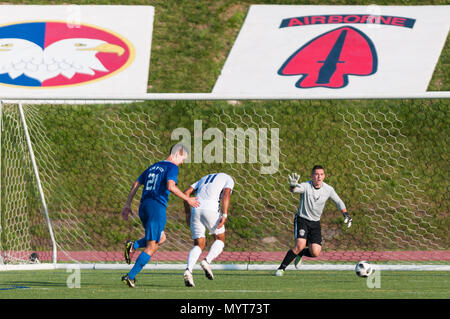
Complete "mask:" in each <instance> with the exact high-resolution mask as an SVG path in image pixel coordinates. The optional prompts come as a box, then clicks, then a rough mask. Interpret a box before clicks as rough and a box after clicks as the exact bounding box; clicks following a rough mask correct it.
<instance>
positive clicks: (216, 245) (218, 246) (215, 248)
mask: <svg viewBox="0 0 450 319" xmlns="http://www.w3.org/2000/svg"><path fill="white" fill-rule="evenodd" d="M223 247H225V243H224V242H223V241H221V240H220V239H217V240H215V241H214V242H213V244H212V245H211V248H210V249H209V252H208V255H207V256H206V258H205V259H206V261H207V262H208V264H210V263H211V262H212V261H213V260H214V259H215V258H216V257H217V256H219V255H220V254H221V253H222V251H223Z"/></svg>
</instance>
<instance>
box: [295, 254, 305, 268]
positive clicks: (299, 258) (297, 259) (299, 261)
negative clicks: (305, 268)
mask: <svg viewBox="0 0 450 319" xmlns="http://www.w3.org/2000/svg"><path fill="white" fill-rule="evenodd" d="M302 257H303V256H299V255H297V257H295V261H294V266H295V268H296V269H299V268H300V266H301V265H302Z"/></svg>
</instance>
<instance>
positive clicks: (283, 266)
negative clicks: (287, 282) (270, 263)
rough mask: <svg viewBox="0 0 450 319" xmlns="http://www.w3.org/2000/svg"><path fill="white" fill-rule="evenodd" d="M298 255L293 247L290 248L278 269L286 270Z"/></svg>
mask: <svg viewBox="0 0 450 319" xmlns="http://www.w3.org/2000/svg"><path fill="white" fill-rule="evenodd" d="M296 256H297V255H296V254H295V253H294V252H293V251H292V249H289V250H288V252H287V253H286V256H284V259H283V261H282V262H281V265H280V267H278V269H283V270H285V269H286V267H287V266H289V264H290V263H291V262H292V261H293V260H294V259H295V257H296Z"/></svg>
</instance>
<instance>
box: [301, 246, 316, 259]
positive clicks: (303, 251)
mask: <svg viewBox="0 0 450 319" xmlns="http://www.w3.org/2000/svg"><path fill="white" fill-rule="evenodd" d="M298 255H299V256H300V257H301V256H306V257H314V256H313V255H312V254H311V251H310V250H309V248H308V247H306V248H305V249H303V250H302V251H301V252H300V253H299V254H298Z"/></svg>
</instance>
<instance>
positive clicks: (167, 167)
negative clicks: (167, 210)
mask: <svg viewBox="0 0 450 319" xmlns="http://www.w3.org/2000/svg"><path fill="white" fill-rule="evenodd" d="M177 176H178V166H177V165H175V164H173V163H172V162H169V161H161V162H158V163H155V164H153V165H152V166H150V167H149V168H147V169H146V170H145V171H144V172H143V173H142V174H141V176H139V178H138V179H137V180H138V182H139V183H140V184H142V185H144V189H143V191H142V197H141V203H142V202H143V201H145V200H146V199H149V198H150V199H153V200H155V201H157V202H158V203H160V204H161V205H163V206H164V207H167V201H168V200H169V194H170V191H169V190H168V189H167V181H168V180H173V181H174V182H175V183H177Z"/></svg>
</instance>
